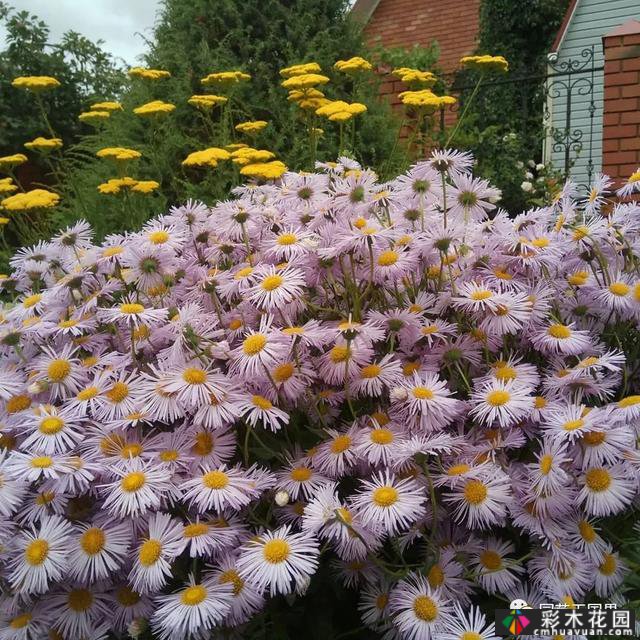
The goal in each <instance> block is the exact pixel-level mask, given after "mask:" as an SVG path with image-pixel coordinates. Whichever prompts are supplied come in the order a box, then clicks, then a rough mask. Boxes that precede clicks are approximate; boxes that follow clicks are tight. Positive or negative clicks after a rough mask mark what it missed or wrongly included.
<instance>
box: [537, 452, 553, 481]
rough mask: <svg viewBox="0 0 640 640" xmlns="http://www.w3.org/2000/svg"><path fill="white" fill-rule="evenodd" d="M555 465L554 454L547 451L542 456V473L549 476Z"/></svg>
mask: <svg viewBox="0 0 640 640" xmlns="http://www.w3.org/2000/svg"><path fill="white" fill-rule="evenodd" d="M552 467H553V456H552V455H551V454H549V453H545V455H543V456H542V457H541V458H540V473H541V474H542V475H543V476H548V475H549V473H550V472H551V468H552Z"/></svg>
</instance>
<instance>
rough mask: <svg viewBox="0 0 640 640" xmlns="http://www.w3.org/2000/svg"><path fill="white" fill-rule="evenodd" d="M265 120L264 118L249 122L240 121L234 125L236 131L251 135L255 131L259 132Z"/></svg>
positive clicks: (254, 133)
mask: <svg viewBox="0 0 640 640" xmlns="http://www.w3.org/2000/svg"><path fill="white" fill-rule="evenodd" d="M267 124H268V123H267V122H265V121H264V120H252V121H251V122H241V123H240V124H237V125H236V127H235V128H236V131H239V132H240V133H246V134H247V135H250V136H253V135H256V134H257V133H260V131H262V130H263V129H264V128H265V127H266V126H267Z"/></svg>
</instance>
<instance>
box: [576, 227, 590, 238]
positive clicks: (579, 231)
mask: <svg viewBox="0 0 640 640" xmlns="http://www.w3.org/2000/svg"><path fill="white" fill-rule="evenodd" d="M588 235H589V228H588V227H585V226H584V225H581V226H579V227H577V228H576V229H575V230H574V232H573V239H574V240H584V239H585V238H586V237H587V236H588Z"/></svg>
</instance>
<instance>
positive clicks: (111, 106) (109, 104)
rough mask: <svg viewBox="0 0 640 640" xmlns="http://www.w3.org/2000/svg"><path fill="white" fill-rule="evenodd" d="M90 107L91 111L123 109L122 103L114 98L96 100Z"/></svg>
mask: <svg viewBox="0 0 640 640" xmlns="http://www.w3.org/2000/svg"><path fill="white" fill-rule="evenodd" d="M89 109H90V110H91V111H122V105H121V104H120V103H119V102H115V101H114V100H107V101H106V102H96V103H95V104H92V105H91V106H90V107H89Z"/></svg>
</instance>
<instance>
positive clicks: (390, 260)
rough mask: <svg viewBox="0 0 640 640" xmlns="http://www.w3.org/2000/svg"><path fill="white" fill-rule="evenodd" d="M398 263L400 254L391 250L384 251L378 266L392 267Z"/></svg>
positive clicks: (379, 258)
mask: <svg viewBox="0 0 640 640" xmlns="http://www.w3.org/2000/svg"><path fill="white" fill-rule="evenodd" d="M396 262H398V253H397V252H396V251H392V250H391V249H389V250H388V251H383V252H382V253H381V254H380V255H379V256H378V265H379V266H381V267H390V266H392V265H394V264H395V263H396Z"/></svg>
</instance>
